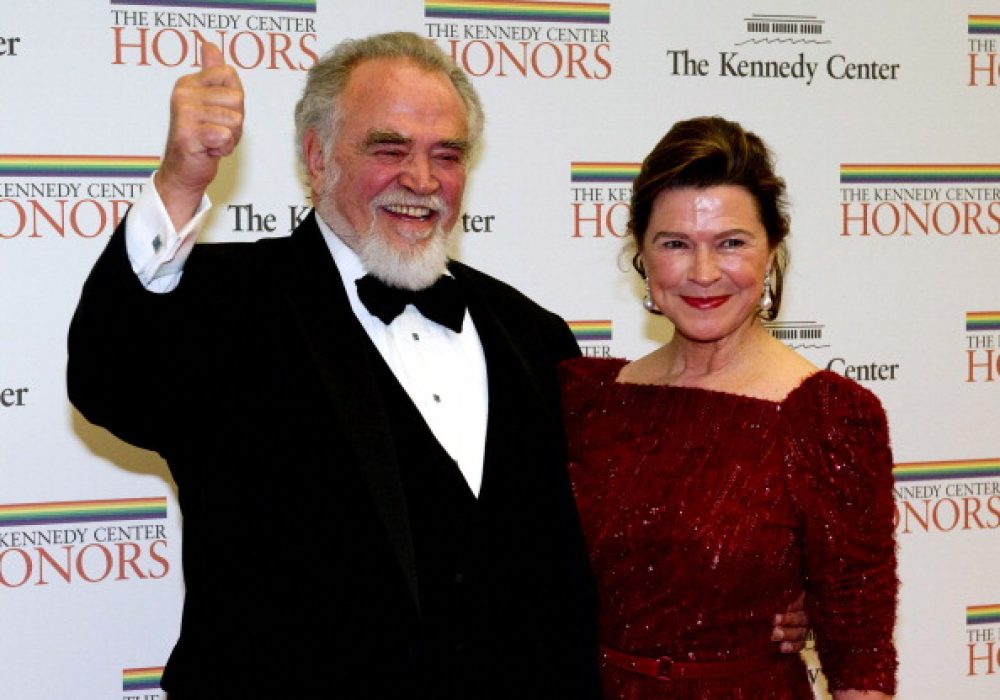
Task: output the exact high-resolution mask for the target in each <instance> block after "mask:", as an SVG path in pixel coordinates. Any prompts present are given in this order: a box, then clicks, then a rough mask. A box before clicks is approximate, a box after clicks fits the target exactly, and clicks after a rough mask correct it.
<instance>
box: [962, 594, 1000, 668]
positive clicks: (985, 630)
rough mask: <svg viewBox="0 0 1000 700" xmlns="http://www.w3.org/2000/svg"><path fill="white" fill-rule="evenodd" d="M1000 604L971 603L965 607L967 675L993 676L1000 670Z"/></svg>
mask: <svg viewBox="0 0 1000 700" xmlns="http://www.w3.org/2000/svg"><path fill="white" fill-rule="evenodd" d="M998 630H1000V604H997V603H993V604H989V605H969V606H967V607H966V608H965V637H966V646H967V647H968V649H969V667H968V670H967V671H966V675H967V676H993V675H995V674H996V673H997V671H1000V650H998V647H997V641H998V637H997V633H998Z"/></svg>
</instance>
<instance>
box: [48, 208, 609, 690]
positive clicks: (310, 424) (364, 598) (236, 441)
mask: <svg viewBox="0 0 1000 700" xmlns="http://www.w3.org/2000/svg"><path fill="white" fill-rule="evenodd" d="M313 217H314V215H310V216H309V217H308V218H307V219H306V220H305V221H304V222H303V223H302V224H301V225H300V226H299V227H298V228H297V229H296V230H295V231H294V232H293V234H292V235H291V236H289V237H285V238H272V239H263V240H260V241H257V242H256V243H252V244H214V245H198V246H196V247H195V250H194V251H193V253H192V254H191V257H190V258H189V259H188V261H187V264H186V266H185V272H184V276H183V278H182V280H181V283H180V284H179V286H178V287H177V289H176V290H174V291H173V292H171V293H169V294H165V295H157V294H152V293H150V292H148V291H146V290H145V289H144V288H142V286H141V285H140V283H139V282H138V281H137V279H136V277H135V275H134V274H133V273H132V270H131V269H130V267H129V263H128V260H127V257H126V253H125V246H124V224H123V225H122V226H121V227H120V228H119V230H118V231H116V232H115V234H114V235H113V237H112V239H111V240H110V242H109V245H108V247H107V249H106V250H105V251H104V253H103V254H102V256H101V257H100V259H99V260H98V261H97V263H96V265H95V267H94V269H93V271H92V272H91V274H90V276H89V278H88V280H87V282H86V284H85V286H84V289H83V293H82V296H81V300H80V304H79V306H78V308H77V311H76V314H75V316H74V319H73V322H72V325H71V328H70V334H69V365H68V388H69V396H70V399H71V400H72V402H73V404H74V405H75V406H76V407H77V408H78V409H79V410H80V412H81V413H82V414H83V415H84V416H86V417H87V418H88V419H89V420H91V421H92V422H94V423H96V424H98V425H102V426H105V427H106V428H108V429H109V430H110V431H111V432H113V433H114V434H115V435H117V436H118V437H120V438H122V439H124V440H126V441H128V442H131V443H133V444H135V445H138V446H141V447H145V448H148V449H152V450H155V451H157V452H159V453H160V454H161V455H162V456H163V457H164V458H165V459H166V460H167V462H168V464H169V465H170V468H171V471H172V474H173V476H174V478H175V481H176V483H177V486H178V498H179V502H180V505H181V511H182V516H183V558H182V561H183V567H184V579H185V584H186V595H185V601H184V608H183V618H182V623H181V630H180V636H179V639H178V641H177V644H176V646H175V648H174V651H173V653H172V654H171V657H170V660H169V662H168V664H167V668H166V670H165V672H164V678H163V685H164V687H165V688H166V689H167V690H168V691H170V693H171V697H172V698H175V697H176V698H179V699H180V700H186V699H187V698H192V697H197V698H200V697H205V698H225V697H234V698H235V697H273V698H292V697H316V698H383V697H384V698H411V697H412V698H416V697H422V696H423V695H424V694H425V692H426V691H425V690H424V689H425V688H426V687H429V686H428V685H427V684H426V683H425V681H426V678H425V676H426V674H427V673H428V670H427V669H426V668H425V667H424V662H423V657H422V644H423V636H422V635H423V629H424V627H425V620H424V619H422V616H423V614H424V613H423V611H422V610H421V604H420V602H421V581H420V580H419V577H418V574H417V571H418V567H417V562H416V561H415V550H414V544H413V534H412V530H411V523H410V514H409V510H410V509H409V506H408V503H407V496H406V494H405V493H404V491H403V488H402V486H401V480H400V473H399V470H400V462H401V460H402V459H406V455H403V454H400V453H399V451H398V450H397V446H396V445H395V443H394V435H393V434H391V432H390V431H389V429H388V425H387V420H386V415H387V414H386V412H387V411H388V410H393V408H392V406H390V405H388V404H387V401H386V398H385V396H384V393H385V392H382V391H380V390H379V385H378V382H377V381H376V380H375V376H376V375H375V373H376V371H379V370H380V369H383V370H384V367H383V368H380V367H379V366H378V363H380V362H382V360H381V357H380V356H379V355H378V353H377V351H375V350H374V347H373V346H372V344H371V341H370V340H369V339H368V337H367V335H366V334H365V332H364V330H363V329H362V327H361V325H360V323H359V322H358V321H357V319H356V318H355V317H354V315H353V313H352V311H351V309H350V307H349V304H348V301H347V297H346V294H345V292H344V289H343V286H342V283H341V280H340V276H339V275H338V274H337V272H336V269H335V267H334V264H333V261H332V258H331V256H330V254H329V251H328V249H327V247H326V245H325V243H324V241H323V240H322V235H321V233H320V232H319V229H318V227H317V226H316V222H315V219H314V218H313ZM450 269H451V271H452V273H453V274H454V276H455V278H456V279H457V280H458V281H459V282H460V283H461V285H462V287H463V288H464V290H465V292H466V294H467V297H468V299H469V308H470V313H471V314H472V318H473V320H474V323H475V325H476V329H477V331H478V333H479V335H480V337H481V339H482V343H483V347H484V351H485V354H486V361H487V368H488V377H489V423H488V429H487V433H488V434H487V446H486V463H485V466H484V474H483V484H482V490H481V494H480V498H479V501H478V506H479V507H480V508H482V512H483V513H484V522H485V523H486V526H485V527H484V528H483V530H482V533H481V540H482V541H481V542H480V543H479V544H480V546H481V547H482V548H483V551H484V552H485V553H487V554H488V560H489V561H490V562H491V566H490V569H489V577H488V578H489V581H488V583H487V584H485V585H487V586H488V587H487V588H486V589H484V590H486V592H487V598H488V600H489V601H490V605H488V606H483V607H482V609H481V610H480V614H479V615H478V617H479V618H480V619H475V620H469V621H468V624H469V626H470V629H474V630H475V633H474V634H473V635H472V637H473V638H476V637H478V638H479V639H483V640H487V639H488V640H489V644H490V647H489V649H490V653H489V654H488V655H485V658H478V659H477V660H476V662H475V668H476V674H477V678H478V680H477V681H476V682H474V683H473V684H472V685H469V684H466V686H464V689H462V690H461V691H459V690H456V691H455V697H470V698H494V697H495V698H501V697H502V698H515V697H516V698H534V697H537V698H547V699H549V698H583V697H595V696H596V694H597V672H596V611H595V596H594V591H593V587H592V586H593V584H592V580H591V576H590V572H589V567H588V564H587V559H586V553H585V550H584V546H583V543H582V538H581V535H580V531H579V526H578V523H577V519H576V513H575V509H574V504H573V500H572V495H571V490H570V485H569V481H568V477H567V474H566V470H565V465H564V441H563V435H562V426H561V417H560V413H559V407H558V392H557V384H556V374H555V367H556V365H557V363H558V362H559V361H560V360H562V359H564V358H566V357H569V356H572V355H575V354H577V353H578V349H577V347H576V344H575V342H574V340H573V337H572V335H571V334H570V333H569V331H568V328H567V327H566V325H565V323H564V322H562V321H561V320H560V319H559V318H558V317H556V316H555V315H553V314H551V313H549V312H547V311H545V310H544V309H542V308H541V307H539V306H538V305H536V304H534V303H533V302H531V301H530V300H529V299H527V298H526V297H524V296H523V295H522V294H520V293H519V292H517V291H516V290H514V289H513V288H511V287H510V286H508V285H505V284H503V283H502V282H499V281H498V280H496V279H493V278H491V277H489V276H487V275H485V274H482V273H480V272H477V271H476V270H473V269H471V268H469V267H467V266H465V265H461V264H459V263H452V264H451V266H450ZM437 672H439V671H435V673H437ZM435 700H436V698H435Z"/></svg>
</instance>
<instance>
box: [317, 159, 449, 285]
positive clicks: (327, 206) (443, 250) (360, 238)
mask: <svg viewBox="0 0 1000 700" xmlns="http://www.w3.org/2000/svg"><path fill="white" fill-rule="evenodd" d="M328 172H329V173H330V175H331V177H328V179H327V182H326V184H325V187H324V188H323V189H324V191H323V192H322V193H317V194H318V195H319V197H318V198H317V199H318V201H314V202H313V204H314V205H315V207H316V209H317V211H318V212H319V214H320V216H322V217H323V220H324V221H326V222H327V224H329V225H330V228H332V229H333V231H334V233H336V234H337V236H338V237H339V238H340V239H341V240H342V241H344V243H346V244H347V246H348V247H349V248H351V249H352V250H353V251H354V252H355V253H357V255H358V257H359V258H360V259H361V264H362V265H363V266H364V269H365V271H366V272H368V273H370V274H371V275H372V276H374V277H377V278H378V279H380V280H382V281H383V282H385V283H386V284H388V285H391V286H393V287H399V288H402V289H424V288H426V287H429V286H431V285H432V284H434V282H435V281H437V279H438V278H439V277H440V276H441V275H443V274H444V272H445V270H446V268H447V263H448V241H449V239H450V237H451V231H450V230H448V231H446V230H445V229H444V227H443V226H442V225H441V221H443V220H447V219H448V217H449V215H450V214H449V211H448V208H447V207H446V206H444V204H443V203H442V202H441V200H440V198H439V197H437V196H434V195H431V196H427V197H421V196H418V195H414V194H404V193H399V192H395V193H392V192H390V193H387V194H383V195H380V196H378V197H376V198H375V199H374V200H372V202H371V204H370V209H371V216H372V223H371V226H370V227H369V229H368V231H367V232H365V233H364V234H359V233H358V232H357V231H355V230H354V228H353V227H352V226H351V225H350V224H349V223H348V222H347V219H346V218H345V217H344V216H342V215H341V214H340V212H339V211H337V210H336V207H334V206H333V189H334V186H335V185H336V180H337V176H338V175H339V173H337V172H336V170H335V169H333V168H330V169H329V170H328ZM388 204H402V205H412V206H420V207H429V208H431V209H434V210H435V211H436V212H437V220H436V223H435V224H434V226H433V228H431V229H430V230H429V231H428V232H427V233H426V234H424V241H423V242H422V243H421V245H420V247H416V246H415V247H414V248H413V249H412V250H405V251H404V250H399V249H397V248H395V247H394V246H392V245H391V244H390V243H388V242H387V241H386V239H385V237H383V236H382V235H380V234H379V232H378V231H377V227H376V215H377V213H378V209H379V207H382V206H385V205H388Z"/></svg>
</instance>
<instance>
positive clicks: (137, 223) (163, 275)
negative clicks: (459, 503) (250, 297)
mask: <svg viewBox="0 0 1000 700" xmlns="http://www.w3.org/2000/svg"><path fill="white" fill-rule="evenodd" d="M210 208H211V203H210V202H209V200H208V198H207V197H205V198H204V199H203V200H202V203H201V206H200V207H199V208H198V211H197V212H196V214H195V216H194V218H193V219H192V220H191V221H190V222H189V223H188V224H187V225H186V226H184V228H182V229H181V230H180V231H175V230H174V228H173V225H172V224H171V222H170V217H169V216H168V215H167V212H166V209H165V208H164V206H163V203H162V201H161V200H160V197H159V195H158V194H157V192H156V188H155V186H153V183H152V180H150V182H149V183H148V186H147V187H144V188H143V193H142V195H141V196H140V197H139V199H138V200H136V202H135V204H134V205H133V206H132V209H131V210H130V212H129V216H128V219H127V220H126V226H125V245H126V250H127V251H128V256H129V261H130V263H131V264H132V269H133V271H134V272H135V274H136V276H137V277H138V278H139V280H140V282H142V284H143V286H145V287H146V288H147V289H148V290H150V291H153V292H158V293H166V292H170V291H171V290H173V289H174V288H175V287H176V286H177V284H178V283H179V282H180V278H181V275H182V274H183V271H184V262H185V261H186V260H187V256H188V255H189V254H190V252H191V249H192V248H193V247H194V243H195V241H196V240H197V238H198V233H199V232H200V230H201V227H202V225H203V223H204V220H205V215H206V213H207V212H208V210H209V209H210ZM316 221H317V223H318V224H319V228H320V231H321V232H322V234H323V239H324V240H325V241H326V244H327V247H328V248H329V249H330V254H331V255H332V256H333V259H334V261H335V262H336V264H337V270H338V271H339V272H340V277H341V281H342V283H343V285H344V290H345V291H346V292H347V298H348V300H349V301H350V304H351V309H352V310H353V311H354V315H355V316H356V317H357V319H358V321H359V322H360V323H361V326H362V327H363V328H364V329H365V332H366V333H367V334H368V337H369V338H371V340H372V342H373V343H374V344H375V347H376V348H377V349H378V351H379V353H380V354H381V355H382V358H383V359H384V360H385V362H386V364H387V365H388V366H389V369H390V370H392V373H393V374H394V375H395V376H396V379H397V380H398V381H399V383H400V384H401V385H402V387H403V389H405V390H406V393H407V394H408V395H409V397H410V399H411V400H412V401H413V403H414V405H415V406H416V408H417V410H418V411H419V412H420V415H421V416H423V419H424V421H425V422H426V423H427V426H428V427H429V428H430V430H431V432H432V433H433V434H434V436H435V437H436V438H437V440H438V442H439V443H441V446H442V447H443V448H444V449H445V451H446V452H447V453H448V454H449V455H450V456H451V457H452V459H454V460H455V462H457V464H458V467H459V469H460V470H461V472H462V475H463V476H464V477H465V480H466V482H467V483H468V485H469V488H470V489H471V490H472V492H473V493H474V494H475V495H476V496H478V495H479V490H480V487H481V486H482V479H483V460H484V457H485V452H486V423H487V417H488V410H489V394H488V383H487V375H486V358H485V355H484V354H483V347H482V344H481V342H480V340H479V334H478V333H477V332H476V328H475V326H474V325H473V323H472V318H471V316H470V315H469V312H468V310H466V312H465V320H464V321H463V323H462V332H461V333H455V332H454V331H452V330H450V329H448V328H445V327H444V326H441V325H439V324H437V323H435V322H433V321H429V320H427V319H426V318H424V317H423V316H422V315H421V314H420V312H419V311H417V309H416V308H415V307H414V306H413V305H412V304H411V305H407V306H406V308H405V309H404V310H403V313H401V314H400V315H399V316H397V317H396V318H395V319H393V321H392V323H390V324H385V323H383V322H382V321H381V320H379V319H378V318H377V317H376V316H374V315H372V314H371V313H370V312H369V311H368V309H367V308H365V306H364V304H362V303H361V300H360V298H359V297H358V289H357V286H356V285H355V281H356V280H358V279H360V278H361V277H363V276H364V274H365V270H364V268H363V266H362V264H361V260H360V258H358V256H357V254H355V252H354V251H353V250H351V249H350V248H348V247H347V245H346V244H344V242H343V241H341V240H340V238H338V237H337V236H336V234H334V232H333V231H332V230H331V229H330V227H329V226H327V225H326V223H325V222H324V221H323V220H322V219H321V218H320V217H319V216H318V215H317V216H316Z"/></svg>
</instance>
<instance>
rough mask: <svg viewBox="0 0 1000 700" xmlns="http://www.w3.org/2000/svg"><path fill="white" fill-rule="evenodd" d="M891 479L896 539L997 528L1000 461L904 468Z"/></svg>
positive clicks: (899, 467)
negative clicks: (897, 536)
mask: <svg viewBox="0 0 1000 700" xmlns="http://www.w3.org/2000/svg"><path fill="white" fill-rule="evenodd" d="M892 473H893V476H894V477H895V480H896V484H895V486H894V488H893V492H894V495H895V498H896V513H895V525H896V534H897V535H918V534H947V533H955V532H968V531H971V530H996V529H998V528H1000V459H998V458H989V459H963V460H954V461H936V462H907V463H901V464H897V465H896V466H895V468H894V469H893V470H892Z"/></svg>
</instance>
